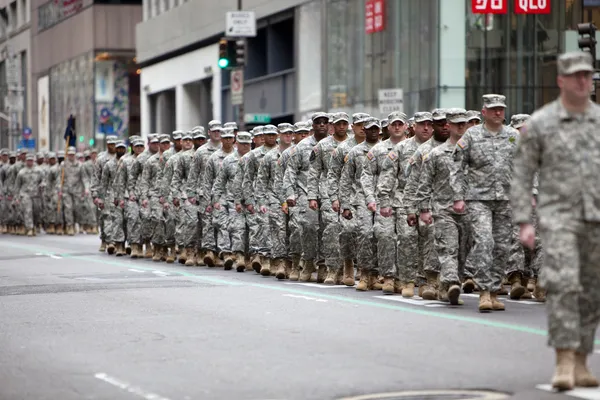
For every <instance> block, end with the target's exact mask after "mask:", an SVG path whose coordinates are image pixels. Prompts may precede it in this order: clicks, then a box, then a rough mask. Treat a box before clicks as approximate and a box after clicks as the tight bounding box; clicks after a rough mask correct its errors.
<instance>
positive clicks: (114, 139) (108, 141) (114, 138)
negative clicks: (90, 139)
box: [106, 135, 119, 144]
mask: <svg viewBox="0 0 600 400" xmlns="http://www.w3.org/2000/svg"><path fill="white" fill-rule="evenodd" d="M117 140H119V137H118V136H115V135H111V136H107V137H106V144H116V143H117Z"/></svg>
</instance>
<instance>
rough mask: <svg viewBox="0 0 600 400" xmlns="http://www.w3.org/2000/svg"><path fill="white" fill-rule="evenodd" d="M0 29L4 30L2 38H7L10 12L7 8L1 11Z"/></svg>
mask: <svg viewBox="0 0 600 400" xmlns="http://www.w3.org/2000/svg"><path fill="white" fill-rule="evenodd" d="M0 25H2V26H1V27H0V28H1V29H2V36H5V35H6V33H7V31H8V10H7V9H6V7H5V8H2V9H0Z"/></svg>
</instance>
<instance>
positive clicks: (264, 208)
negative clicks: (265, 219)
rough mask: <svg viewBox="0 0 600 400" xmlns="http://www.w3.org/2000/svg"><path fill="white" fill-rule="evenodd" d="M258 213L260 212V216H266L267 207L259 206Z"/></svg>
mask: <svg viewBox="0 0 600 400" xmlns="http://www.w3.org/2000/svg"><path fill="white" fill-rule="evenodd" d="M260 212H261V214H266V213H267V207H266V206H260Z"/></svg>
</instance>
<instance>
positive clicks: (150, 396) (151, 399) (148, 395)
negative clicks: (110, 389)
mask: <svg viewBox="0 0 600 400" xmlns="http://www.w3.org/2000/svg"><path fill="white" fill-rule="evenodd" d="M94 377H95V378H96V379H100V380H101V381H104V382H106V383H108V384H111V385H113V386H116V387H118V388H119V389H121V390H124V391H126V392H129V393H131V394H135V395H136V396H139V397H141V398H143V399H146V400H170V399H169V398H167V397H163V396H160V395H158V394H156V393H152V392H147V391H145V390H144V389H142V388H140V387H138V386H132V385H130V384H129V383H127V382H124V381H121V380H119V379H117V378H115V377H113V376H110V375H107V374H105V373H103V372H99V373H97V374H96V375H94Z"/></svg>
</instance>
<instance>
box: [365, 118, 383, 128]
mask: <svg viewBox="0 0 600 400" xmlns="http://www.w3.org/2000/svg"><path fill="white" fill-rule="evenodd" d="M373 127H377V128H379V129H381V124H380V123H379V120H378V119H377V118H373V117H371V118H369V119H367V120H366V121H365V129H370V128H373Z"/></svg>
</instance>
